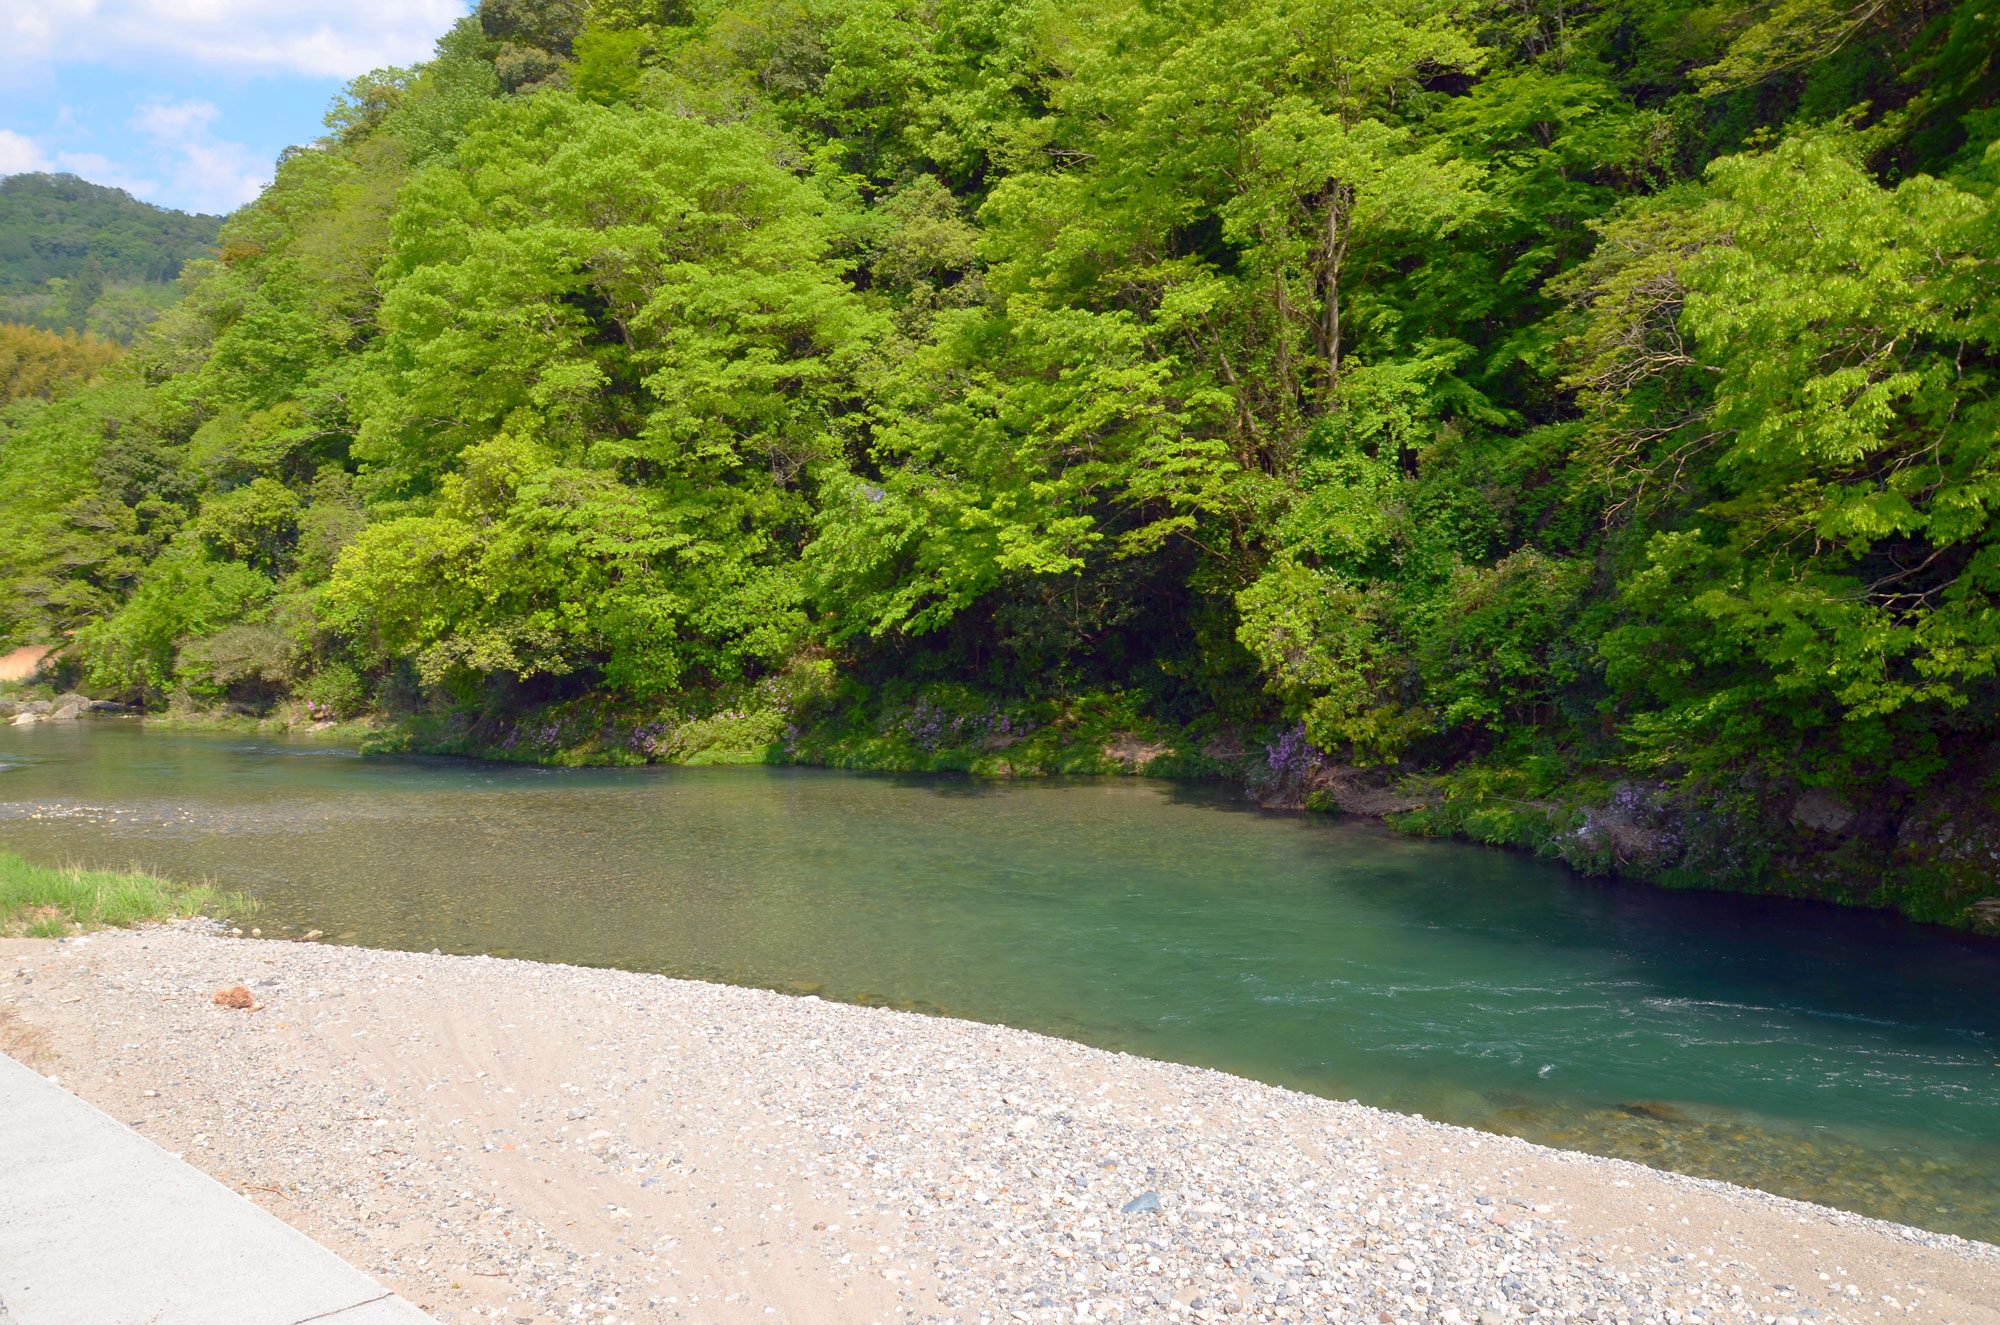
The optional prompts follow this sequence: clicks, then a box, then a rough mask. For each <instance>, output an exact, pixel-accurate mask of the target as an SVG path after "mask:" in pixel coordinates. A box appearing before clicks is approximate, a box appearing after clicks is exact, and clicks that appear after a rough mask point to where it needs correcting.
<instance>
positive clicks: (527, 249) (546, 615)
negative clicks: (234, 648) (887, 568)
mask: <svg viewBox="0 0 2000 1325" xmlns="http://www.w3.org/2000/svg"><path fill="white" fill-rule="evenodd" d="M773 147H774V144H773V143H772V142H771V140H770V139H768V138H767V137H765V136H764V135H762V134H760V133H758V132H756V131H754V130H750V129H747V128H742V127H715V126H710V125H706V124H703V123H701V122H699V121H695V120H689V119H683V118H679V117H676V116H671V115H666V114H663V113H660V112H657V111H646V110H637V109H632V108H628V107H622V106H614V107H600V106H595V105H591V104H588V103H583V102H578V101H575V100H573V99H571V98H569V97H567V96H564V95H560V94H544V95H541V96H538V97H535V98H533V99H531V100H528V101H524V102H517V103H513V104H509V105H505V106H502V107H500V108H497V109H496V110H495V111H494V112H493V113H492V114H490V115H489V116H488V117H487V118H486V119H485V120H484V121H482V122H481V123H480V124H479V125H478V126H477V128H476V129H475V130H474V132H473V133H472V134H471V135H470V136H469V137H468V138H467V140H466V141H465V142H464V143H463V144H461V145H460V148H459V150H458V153H457V155H456V159H455V162H454V163H453V164H452V165H450V166H437V167H433V168H432V169H430V170H428V171H426V172H424V173H423V174H421V175H419V176H418V177H417V178H416V179H415V180H413V182H412V183H411V185H410V187H409V188H408V189H407V190H406V191H405V194H404V196H403V199H402V202H401V205H400V207H399V210H398V214H397V218H396V225H395V241H394V247H393V251H392V254H391V257H390V260H389V262H388V264H387V266H386V267H385V269H384V280H385V285H386V289H387V293H386V295H385V297H384V302H383V310H382V319H383V323H384V325H385V327H386V329H387V330H386V334H385V335H384V336H383V338H382V340H381V343H380V347H379V349H378V350H377V351H376V352H375V353H374V354H373V355H372V356H371V363H370V368H369V372H368V374H367V375H366V376H365V377H364V378H363V380H362V382H361V383H360V385H359V389H358V395H359V396H360V399H361V401H362V405H361V409H360V413H361V415H362V427H361V435H360V438H359V441H358V442H357V445H356V451H357V453H358V454H359V455H360V456H361V457H362V458H363V459H364V460H366V461H367V462H368V464H369V465H370V471H369V472H368V475H367V481H368V482H369V483H370V484H372V485H374V486H375V487H376V488H377V489H378V490H401V491H405V492H409V493H411V494H425V493H428V494H430V497H429V504H430V507H431V509H430V510H429V512H428V513H425V514H417V515H410V516H407V517H404V518H401V519H396V520H391V521H388V522H385V523H383V524H379V525H376V526H373V527H371V528H369V529H368V530H367V531H365V532H364V533H362V534H361V536H360V537H359V539H358V540H357V541H356V542H355V543H354V545H353V546H352V547H351V548H350V549H349V550H348V551H347V553H346V554H345V555H344V556H343V558H342V560H341V562H340V563H339V565H338V567H337V569H336V573H335V578H334V583H333V586H332V589H331V597H330V602H332V603H333V604H334V605H335V607H336V609H337V611H338V613H339V616H340V620H341V621H342V622H343V623H344V628H345V629H349V630H351V631H354V632H357V633H358V634H370V633H372V636H373V638H374V639H375V640H376V641H377V643H378V645H379V647H380V648H381V649H383V650H386V651H387V653H388V654H389V655H409V656H414V657H415V658H417V659H418V661H419V665H420V670H421V671H422V673H423V674H424V675H425V677H426V678H428V679H431V680H433V681H440V680H444V679H447V678H451V677H455V676H465V675H479V674H484V673H489V672H510V673H514V674H517V675H523V676H527V675H534V674H537V673H552V674H562V673H567V672H571V671H575V670H578V669H579V668H593V669H595V670H597V671H598V672H599V673H600V674H601V675H602V676H603V677H604V679H605V680H606V681H607V682H608V683H610V684H613V685H616V686H619V687H621V688H626V689H631V690H634V691H638V692H642V693H657V692H662V691H668V690H671V689H673V688H674V687H676V686H677V685H680V684H681V683H682V681H683V678H684V677H686V676H687V674H688V673H689V672H690V671H691V670H696V671H699V672H700V673H701V674H702V675H703V676H705V677H707V678H710V679H728V678H731V677H734V676H737V675H741V674H743V673H744V672H745V671H746V670H751V671H754V670H755V669H756V668H758V667H761V666H766V665H770V664H773V663H775V662H778V661H781V660H782V659H783V658H784V656H785V655H786V653H787V651H788V650H789V649H791V648H792V647H794V646H795V645H796V643H797V641H798V640H799V638H800V637H801V634H802V631H803V629H804V625H805V619H804V615H803V612H802V608H801V605H800V589H799V587H798V585H797V583H796V578H797V577H796V575H795V573H794V572H793V571H792V570H791V569H788V567H787V561H788V557H789V555H790V554H791V553H793V552H795V550H796V543H795V542H794V540H795V539H796V538H797V537H798V531H799V530H800V529H801V528H802V526H803V521H804V519H805V516H806V511H807V493H808V492H809V491H810V490H811V488H812V486H813V484H814V483H815V482H816V481H817V470H818V467H820V466H821V465H823V464H825V463H827V462H829V461H830V460H832V459H833V458H834V457H836V456H838V455H839V454H840V453H841V452H842V450H843V447H844V438H845V435H846V430H847V427H848V425H847V424H846V423H845V420H846V419H847V418H848V417H849V416H850V415H852V414H853V413H854V412H855V410H856V408H857V401H858V398H859V396H860V392H861V380H862V377H863V375H864V374H865V373H866V372H867V371H869V369H870V365H871V363H872V355H873V353H874V344H875V342H876V340H877V339H878V338H879V336H880V335H881V334H882V332H883V331H884V330H885V328H886V325H887V324H886V320H885V319H884V318H883V316H882V314H881V313H879V312H877V311H875V310H872V309H870V308H869V307H868V306H867V305H866V304H865V303H864V302H863V301H862V300H861V299H860V298H859V297H858V296H857V295H856V294H855V292H854V291H853V289H852V288H851V286H850V285H849V284H848V283H847V282H846V281H845V279H844V273H845V270H846V264H845V262H844V260H842V259H841V258H839V257H838V256H837V255H836V252H835V248H836V242H837V241H838V239H839V238H840V236H841V234H842V233H843V231H842V226H841V221H840V218H838V217H837V216H836V215H835V214H834V213H833V210H832V208H831V206H830V204H828V203H827V202H826V200H825V199H824V197H823V196H822V195H820V194H819V193H817V192H815V191H814V190H812V189H811V188H809V187H808V186H807V185H806V184H804V183H803V182H802V181H800V180H799V179H798V178H797V177H796V176H794V175H792V174H790V173H789V172H787V171H785V170H784V169H782V168H781V167H779V166H778V165H777V164H776V163H775V162H774V161H773V159H772V152H773Z"/></svg>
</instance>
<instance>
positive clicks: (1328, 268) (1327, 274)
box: [1314, 181, 1354, 404]
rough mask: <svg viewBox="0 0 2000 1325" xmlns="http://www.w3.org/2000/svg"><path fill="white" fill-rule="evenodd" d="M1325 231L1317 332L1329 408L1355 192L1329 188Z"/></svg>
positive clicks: (1319, 259) (1336, 186) (1335, 381)
mask: <svg viewBox="0 0 2000 1325" xmlns="http://www.w3.org/2000/svg"><path fill="white" fill-rule="evenodd" d="M1324 196H1325V198H1326V228H1325V230H1324V232H1323V233H1322V234H1321V236H1320V242H1319V245H1318V249H1319V252H1318V253H1317V254H1315V257H1316V259H1317V262H1316V265H1317V267H1318V268H1319V270H1318V272H1317V273H1316V275H1317V277H1318V281H1317V284H1318V285H1319V294H1320V320H1319V325H1318V327H1316V328H1315V329H1314V330H1315V331H1316V332H1317V337H1316V338H1317V339H1318V341H1319V352H1320V357H1322V358H1323V359H1325V360H1326V394H1327V400H1328V403H1329V404H1330V403H1331V402H1332V399H1333V393H1334V391H1335V389H1336V388H1338V387H1339V385H1340V274H1341V266H1342V264H1344V263H1345V262H1346V261H1347V224H1348V220H1349V215H1350V213H1351V211H1352V209H1353V206H1354V190H1353V189H1351V188H1350V187H1348V186H1347V185H1345V184H1342V183H1339V182H1337V181H1336V182H1335V183H1332V184H1329V185H1328V186H1327V188H1326V193H1325V195H1324Z"/></svg>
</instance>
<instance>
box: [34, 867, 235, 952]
mask: <svg viewBox="0 0 2000 1325" xmlns="http://www.w3.org/2000/svg"><path fill="white" fill-rule="evenodd" d="M245 905H246V903H244V902H243V900H242V899H241V898H237V897H234V896H229V895H225V894H223V893H219V892H217V891H216V890H215V889H214V888H211V887H209V886H207V885H206V884H188V883H176V882H174V881H173V880H171V879H162V878H159V877H158V876H156V875H152V874H147V873H144V872H143V871H140V870H137V869H133V870H89V869H84V868H83V867H82V866H79V865H69V866H63V867H51V866H46V865H36V864H32V863H30V862H29V861H26V860H23V859H21V857H19V856H17V855H15V854H14V853H13V852H11V851H0V936H5V935H12V934H25V935H27V936H28V937H30V938H61V937H62V936H63V935H65V934H68V933H71V932H72V931H73V930H75V929H79V928H81V929H97V928H101V927H104V926H124V925H136V924H139V923H140V922H142V921H148V920H156V921H157V920H178V919H184V918H186V917H188V916H193V915H198V914H200V913H202V912H203V911H208V912H215V911H216V910H218V909H221V910H223V911H225V912H226V911H227V910H230V909H241V908H242V907H243V906H245Z"/></svg>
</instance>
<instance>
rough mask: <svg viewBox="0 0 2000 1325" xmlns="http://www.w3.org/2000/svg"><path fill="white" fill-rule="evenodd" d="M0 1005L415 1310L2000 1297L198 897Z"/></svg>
mask: <svg viewBox="0 0 2000 1325" xmlns="http://www.w3.org/2000/svg"><path fill="white" fill-rule="evenodd" d="M238 986H241V987H242V988H243V989H245V990H247V991H248V992H249V994H250V998H249V1000H248V1001H249V1004H250V1006H248V1007H241V1006H236V1007H231V1006H225V1005H223V1004H219V1003H218V1002H217V1001H216V997H215V996H216V995H217V994H218V993H222V992H224V991H226V990H229V989H233V988H236V987H238ZM243 1001H244V1000H242V999H241V998H238V999H234V1000H224V1003H228V1002H237V1003H241V1002H243ZM0 1014H4V1015H5V1024H4V1025H0V1048H5V1049H6V1050H7V1051H8V1052H10V1053H13V1054H14V1055H15V1056H17V1057H21V1058H23V1060H24V1061H28V1062H29V1063H30V1064H31V1065H32V1066H35V1067H36V1068H37V1069H38V1070H40V1071H42V1072H44V1073H45V1074H47V1075H50V1076H52V1077H54V1078H56V1079H57V1080H58V1081H59V1082H60V1084H62V1085H63V1086H65V1087H67V1088H68V1089H70V1090H72V1091H74V1092H75V1093H77V1094H78V1095H80V1096H81V1097H83V1098H84V1099H86V1100H88V1101H90V1102H91V1103H92V1104H95V1105H96V1106H97V1107H99V1108H101V1109H104V1110H105V1111H107V1112H108V1113H110V1114H111V1115H112V1116H113V1117H115V1118H117V1119H119V1120H121V1121H123V1122H125V1123H127V1124H129V1125H130V1126H132V1127H134V1128H136V1129H137V1130H139V1131H140V1132H141V1133H142V1134H143V1135H146V1136H148V1137H151V1138H152V1139H153V1140H154V1141H156V1142H158V1143H159V1144H160V1145H162V1146H164V1147H165V1148H167V1149H168V1150H169V1151H173V1152H177V1153H179V1154H180V1155H181V1156H182V1157H183V1158H185V1159H186V1160H187V1161H189V1162H190V1163H192V1164H194V1165H195V1166H197V1167H198V1168H200V1169H202V1170H203V1171H205V1172H207V1173H209V1174H211V1175H212V1176H214V1177H216V1178H218V1179H219V1180H221V1181H223V1182H224V1183H226V1184H228V1185H229V1186H231V1187H232V1188H234V1189H236V1190H238V1191H239V1192H241V1193H242V1194H243V1195H244V1196H245V1197H246V1198H247V1199H250V1200H252V1201H255V1202H256V1203H257V1204H259V1205H260V1206H263V1207H264V1208H266V1209H268V1210H270V1211H271V1212H272V1213H274V1214H276V1215H277V1216H278V1217H280V1218H282V1219H284V1220H286V1221H287V1222H289V1223H291V1224H293V1225H294V1226H295V1227H297V1228H299V1229H301V1230H302V1231H304V1232H305V1233H307V1234H309V1235H310V1236H312V1237H314V1238H316V1239H318V1240H319V1241H320V1242H322V1243H323V1244H324V1245H326V1246H327V1247H329V1248H331V1249H332V1250H333V1251H335V1252H337V1253H338V1254H340V1255H342V1256H344V1257H346V1258H347V1259H348V1260H349V1261H351V1262H352V1263H354V1264H355V1265H357V1266H359V1267H361V1268H362V1269H363V1270H365V1271H367V1272H368V1273H370V1274H372V1275H374V1276H375V1277H376V1278H378V1279H379V1280H381V1281H382V1283H383V1284H384V1285H385V1286H386V1287H389V1288H391V1289H393V1290H395V1291H396V1292H398V1293H400V1294H402V1295H403V1296H405V1297H406V1298H408V1299H409V1300H410V1301H412V1302H414V1303H417V1304H419V1305H421V1306H423V1307H424V1308H425V1309H426V1310H428V1311H430V1312H431V1313H432V1314H433V1315H434V1316H435V1317H436V1318H437V1319H438V1320H440V1321H454V1322H467V1321H482V1320H492V1321H507V1322H512V1323H513V1325H529V1323H531V1322H536V1323H538V1322H555V1321H568V1322H579V1321H581V1322H591V1323H593V1325H597V1323H600V1322H601V1323H602V1325H618V1323H619V1322H642V1321H718V1322H722V1321H731V1322H733V1321H784V1322H801V1323H806V1322H812V1323H817V1322H870V1323H873V1325H887V1323H888V1322H902V1321H923V1322H938V1323H940V1325H941V1323H943V1322H955V1323H956V1325H1003V1323H1004V1322H1011V1321H1023V1322H1045V1323H1048V1325H1053V1323H1054V1322H1078V1321H1153V1320H1159V1321H1204V1322H1209V1321H1327V1322H1336V1323H1338V1325H1347V1323H1349V1322H1365V1323H1367V1325H1404V1323H1405V1322H1408V1323H1411V1325H1414V1323H1415V1322H1441V1323H1442V1325H1508V1323H1509V1322H1517V1321H1528V1320H1535V1321H1542V1322H1565V1321H1589V1322H1615V1323H1623V1322H1633V1323H1634V1325H1637V1323H1640V1322H1648V1323H1650V1322H1660V1323H1662V1325H1705V1323H1706V1322H1710V1321H1715V1322H1725V1321H1726V1322H1761V1323H1762V1325H1806V1323H1807V1322H1824V1321H1834V1320H1853V1321H1872V1320H1894V1319H1911V1320H1925V1321H1931V1320H1935V1321H1942V1322H1989V1321H1990V1322H1996V1323H2000V1249H1996V1248H1994V1247H1991V1246H1988V1245H1986V1244H1983V1243H1976V1242H1969V1241H1966V1240H1964V1239H1960V1238H1955V1237H1951V1236H1948V1235H1943V1234H1937V1233H1930V1232H1924V1231H1921V1230H1917V1229H1913V1228H1908V1227H1904V1226H1901V1225H1895V1224H1887V1223H1882V1222H1879V1221H1874V1220H1869V1219H1865V1218H1862V1217H1860V1216H1856V1215H1851V1214H1845V1213H1841V1212H1837V1211H1833V1210H1828V1209H1824V1208H1821V1207H1817V1206H1811V1205H1805V1204H1801V1203H1798V1202H1794V1201H1789V1200H1784V1199H1781V1198H1778V1197H1775V1196H1770V1195H1767V1194H1764V1193H1761V1192H1755V1191H1750V1190H1747V1189H1744V1188H1739V1187H1732V1186H1729V1185H1727V1184H1722V1183H1716V1182H1709V1181H1703V1180H1698V1179H1692V1178H1685V1177H1680V1176H1676V1175H1672V1174H1665V1173H1659V1172H1655V1171H1653V1170H1650V1169H1646V1168H1642V1167H1639V1166H1637V1165H1632V1164H1628V1163H1624V1162H1621V1161H1617V1160H1608V1159H1600V1158H1595V1157H1591V1156H1586V1155H1580V1154H1573V1153H1568V1152H1563V1151H1556V1150H1549V1149H1546V1148H1542V1147H1538V1146H1535V1145H1532V1144H1529V1143H1527V1142H1524V1141H1519V1140H1515V1139H1512V1138H1506V1137H1498V1136H1492V1135H1487V1134H1484V1133H1479V1132H1474V1131H1469V1130H1466V1129H1463V1128H1458V1127H1452V1126H1446V1125H1443V1124H1438V1123H1434V1122H1429V1121H1426V1120H1424V1119H1422V1118H1418V1117H1412V1116H1405V1115H1399V1114H1393V1113H1388V1112H1384V1111H1381V1110H1377V1109H1372V1108H1368V1107H1366V1106H1363V1105H1359V1104H1355V1103H1352V1102H1343V1101H1336V1100H1327V1099H1321V1098H1317V1097H1313V1096H1308V1095H1302V1094H1298V1093H1296V1092H1291V1091H1286V1090H1282V1089H1278V1088H1275V1087H1270V1086H1265V1085H1261V1084H1258V1083H1255V1082H1251V1081H1247V1080H1243V1079H1241V1078H1237V1077H1231V1076H1228V1075H1225V1074H1222V1073H1218V1072H1213V1071H1208V1070H1204V1069H1199V1068H1190V1067H1184V1066H1178V1065H1174V1064H1168V1063H1159V1062H1153V1061H1150V1060H1146V1059H1140V1058H1134V1057H1131V1056H1128V1055H1121V1054H1115V1053H1108V1052H1104V1051H1101V1050H1097V1049H1093V1048H1089V1047H1086V1046H1083V1045H1078V1044H1074V1043H1070V1042H1067V1041H1063V1040H1057V1039H1052V1038H1049V1037H1046V1036H1041V1035H1036V1034H1032V1033H1029V1032H1025V1031H1018V1030H1012V1029H1008V1028H1005V1027H997V1026H988V1025H983V1024H979V1023H974V1022H966V1021H956V1020H949V1019H945V1018H937V1017H927V1016H921V1015H917V1014H913V1013H907V1012H900V1011H895V1010H890V1009H883V1008H868V1007H852V1006H845V1005H839V1004H833V1003H827V1002H823V1001H820V1000H818V999H815V998H811V997H796V996H790V995H783V994H777V993H772V992H768V991H764V990H757V989H742V988H734V987H729V986H722V985H712V984H702V983H696V982H691V981H683V980H674V979H669V978H666V977H663V976H657V975H648V974H639V973H632V972H624V971H610V970H592V969H584V968H578V967H570V966H560V965H549V964H540V963H534V962H525V961H511V960H499V959H494V958H488V957H460V956H444V955H438V954H420V953H406V952H387V951H377V950H372V949H364V948H350V947H336V946H328V945H322V944H317V943H301V942H276V941H266V940H260V939H255V938H247V937H241V938H239V937H232V936H230V935H228V934H226V933H222V932H219V931H217V930H216V929H215V928H214V927H213V926H211V925H207V924H205V923H201V922H194V923H189V924H185V925H177V926H168V927H151V928H145V929H138V930H122V931H113V932H107V933H100V934H93V935H86V936H82V937H77V938H71V939H64V940H53V941H51V940H28V939H12V940H4V941H0Z"/></svg>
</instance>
